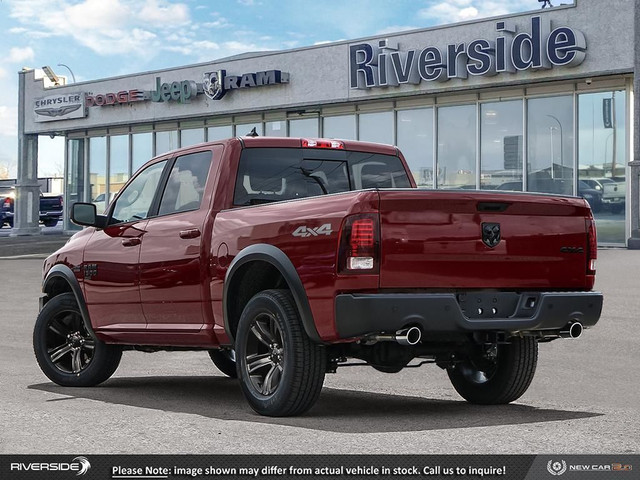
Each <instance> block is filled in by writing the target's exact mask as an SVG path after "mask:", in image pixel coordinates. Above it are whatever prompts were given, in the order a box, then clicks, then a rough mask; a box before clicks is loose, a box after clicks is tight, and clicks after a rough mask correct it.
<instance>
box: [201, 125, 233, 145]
mask: <svg viewBox="0 0 640 480" xmlns="http://www.w3.org/2000/svg"><path fill="white" fill-rule="evenodd" d="M231 137H233V127H232V126H231V125H222V126H219V127H209V128H207V139H208V141H210V142H213V141H215V140H224V139H225V138H231Z"/></svg>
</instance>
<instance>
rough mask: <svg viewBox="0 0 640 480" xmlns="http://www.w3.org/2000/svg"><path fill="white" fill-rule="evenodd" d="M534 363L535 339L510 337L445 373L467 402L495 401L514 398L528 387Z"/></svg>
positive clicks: (490, 402) (488, 403)
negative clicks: (503, 342)
mask: <svg viewBox="0 0 640 480" xmlns="http://www.w3.org/2000/svg"><path fill="white" fill-rule="evenodd" d="M537 363H538V342H537V341H536V339H534V338H533V337H524V338H512V339H511V340H510V343H508V344H500V345H495V346H493V348H491V349H489V350H488V351H486V352H485V354H484V355H482V356H479V355H478V356H475V357H467V358H466V359H465V360H464V361H462V362H461V363H457V364H456V365H455V366H453V367H451V368H449V369H447V373H448V374H449V379H450V380H451V383H452V384H453V387H454V388H455V389H456V391H457V392H458V393H459V394H460V395H461V396H462V397H463V398H464V399H465V400H467V401H468V402H470V403H476V404H481V405H496V404H504V403H510V402H513V401H514V400H517V399H518V398H520V397H521V396H522V395H523V394H524V392H526V391H527V389H528V388H529V385H531V381H532V380H533V376H534V375H535V372H536V364H537Z"/></svg>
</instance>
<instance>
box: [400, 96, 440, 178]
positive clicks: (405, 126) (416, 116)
mask: <svg viewBox="0 0 640 480" xmlns="http://www.w3.org/2000/svg"><path fill="white" fill-rule="evenodd" d="M397 122H398V124H397V132H398V141H397V143H396V144H397V145H398V148H400V151H401V152H402V153H403V155H404V158H405V160H406V161H407V164H408V165H409V169H410V170H411V173H413V178H414V179H415V181H416V183H417V184H418V186H419V187H425V188H433V108H418V109H415V110H401V111H399V112H398V115H397Z"/></svg>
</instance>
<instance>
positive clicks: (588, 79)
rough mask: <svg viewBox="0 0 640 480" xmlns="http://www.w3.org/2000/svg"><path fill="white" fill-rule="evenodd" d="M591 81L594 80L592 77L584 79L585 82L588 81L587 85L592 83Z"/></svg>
mask: <svg viewBox="0 0 640 480" xmlns="http://www.w3.org/2000/svg"><path fill="white" fill-rule="evenodd" d="M591 82H593V80H592V79H590V78H587V79H586V80H585V81H584V83H586V84H587V85H591Z"/></svg>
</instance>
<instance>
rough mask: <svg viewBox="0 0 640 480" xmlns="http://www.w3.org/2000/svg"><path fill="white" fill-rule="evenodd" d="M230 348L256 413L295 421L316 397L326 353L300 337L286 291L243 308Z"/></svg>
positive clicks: (299, 325) (260, 295)
mask: <svg viewBox="0 0 640 480" xmlns="http://www.w3.org/2000/svg"><path fill="white" fill-rule="evenodd" d="M235 347H236V360H237V362H238V375H239V377H240V385H241V387H242V391H243V393H244V395H245V397H246V398H247V401H248V402H249V405H251V408H253V409H254V410H255V411H256V412H257V413H259V414H261V415H266V416H271V417H284V416H292V415H299V414H302V413H304V412H306V411H307V410H309V409H310V408H311V407H312V406H313V405H314V403H315V402H316V400H317V399H318V397H319V396H320V391H321V390H322V384H323V382H324V375H325V372H326V363H327V356H326V352H325V350H324V348H323V347H322V346H320V345H317V344H315V343H313V342H311V340H310V339H309V337H308V336H307V334H306V333H305V331H304V328H303V327H302V322H301V320H300V315H299V313H298V311H297V309H296V306H295V302H294V300H293V297H292V296H291V293H290V292H289V291H288V290H265V291H263V292H260V293H257V294H256V295H255V296H254V297H253V298H252V299H251V300H250V301H249V303H247V305H246V307H245V308H244V310H243V312H242V315H241V316H240V322H239V324H238V331H237V334H236V346H235Z"/></svg>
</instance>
